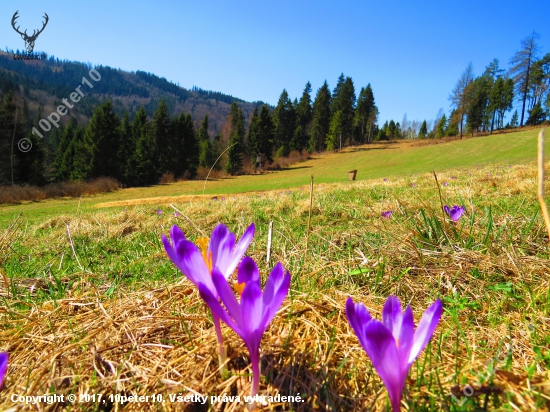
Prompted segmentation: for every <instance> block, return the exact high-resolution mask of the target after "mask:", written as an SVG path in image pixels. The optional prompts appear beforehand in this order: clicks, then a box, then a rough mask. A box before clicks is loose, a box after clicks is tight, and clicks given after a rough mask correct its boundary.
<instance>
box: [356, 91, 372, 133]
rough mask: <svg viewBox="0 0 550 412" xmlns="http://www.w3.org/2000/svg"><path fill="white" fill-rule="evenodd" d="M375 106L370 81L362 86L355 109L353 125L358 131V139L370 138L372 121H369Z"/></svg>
mask: <svg viewBox="0 0 550 412" xmlns="http://www.w3.org/2000/svg"><path fill="white" fill-rule="evenodd" d="M375 108H376V106H375V103H374V95H373V93H372V88H371V85H370V83H369V84H368V85H367V87H362V88H361V92H360V93H359V99H358V100H357V108H356V110H355V125H356V126H357V128H358V131H359V141H367V142H370V141H371V140H372V126H373V125H372V123H370V122H369V120H370V119H371V116H372V114H373V112H374V110H375Z"/></svg>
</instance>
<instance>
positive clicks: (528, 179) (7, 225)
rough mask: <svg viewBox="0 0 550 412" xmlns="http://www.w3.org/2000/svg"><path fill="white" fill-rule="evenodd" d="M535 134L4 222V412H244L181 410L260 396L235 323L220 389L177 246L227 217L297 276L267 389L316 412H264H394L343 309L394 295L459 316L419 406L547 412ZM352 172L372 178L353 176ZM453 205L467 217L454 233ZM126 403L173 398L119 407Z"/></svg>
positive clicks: (365, 152) (357, 153)
mask: <svg viewBox="0 0 550 412" xmlns="http://www.w3.org/2000/svg"><path fill="white" fill-rule="evenodd" d="M536 133H537V131H536V130H531V131H523V132H519V133H511V134H504V135H494V136H486V137H479V138H473V139H465V140H462V141H460V140H454V141H448V142H443V143H441V144H435V145H411V144H400V143H390V144H380V145H377V146H366V147H361V148H355V149H349V150H347V151H346V153H337V154H327V155H323V156H318V157H316V158H314V159H312V160H309V161H307V162H304V163H300V164H297V165H295V166H294V167H291V168H289V169H288V170H284V171H281V172H276V173H269V174H264V175H253V176H239V177H236V178H233V179H221V180H217V181H212V182H208V183H207V184H206V190H205V194H206V195H207V196H201V194H202V188H203V185H204V182H179V183H175V184H169V185H162V186H155V187H151V188H141V189H125V190H121V191H117V192H113V193H109V194H105V195H95V196H92V197H89V198H82V199H63V200H48V201H44V202H41V203H30V204H23V205H13V206H3V207H0V214H1V221H0V224H1V228H2V232H1V234H0V272H1V274H2V278H3V280H0V299H1V303H0V312H1V316H2V323H1V328H0V347H1V348H2V350H7V351H8V352H9V354H10V363H9V369H8V374H7V375H6V382H5V384H4V385H5V386H4V389H3V390H2V391H1V392H0V409H2V410H4V409H7V408H11V407H14V406H16V405H19V406H21V405H20V404H16V403H14V402H13V401H11V397H12V395H13V394H19V395H38V394H48V393H55V394H65V395H68V394H75V395H76V396H77V399H83V400H86V399H87V401H83V402H80V403H79V402H75V403H70V402H66V403H64V404H62V405H61V404H58V405H57V408H59V409H55V410H86V411H88V410H90V411H96V410H97V411H99V410H125V411H126V410H128V411H134V410H135V411H138V410H167V411H168V410H170V411H171V410H185V411H219V410H224V411H238V410H242V409H243V404H239V403H237V402H225V403H221V402H211V401H210V400H209V401H208V402H207V403H206V404H200V403H199V402H194V403H193V402H176V401H170V400H169V399H170V398H169V396H170V395H174V394H181V395H182V396H190V395H194V394H201V395H208V396H224V395H226V396H235V395H241V396H242V395H247V394H248V392H249V390H250V369H249V360H248V352H247V350H246V348H245V347H244V345H243V343H242V341H241V340H240V339H239V338H238V337H237V336H236V335H235V333H233V332H232V331H231V330H230V329H229V328H228V327H226V326H225V325H224V326H223V333H224V337H225V339H226V343H227V345H228V363H227V369H228V375H227V376H225V377H224V378H222V377H221V376H220V373H219V371H218V358H217V354H216V334H215V331H214V328H213V326H212V318H211V315H210V312H209V311H208V310H207V308H206V306H205V304H204V303H203V302H202V300H201V298H200V296H199V293H198V291H197V289H196V288H195V287H194V286H193V285H192V284H191V283H190V282H189V281H188V280H186V279H185V278H184V277H183V276H182V275H181V273H180V272H179V271H178V270H177V269H176V268H175V266H174V265H173V264H172V262H171V261H170V260H169V259H168V258H167V256H166V252H165V251H164V248H163V246H162V243H161V236H162V235H163V234H165V235H167V234H168V233H169V231H170V228H171V227H172V226H173V225H174V224H177V225H178V226H179V227H180V228H181V229H182V230H183V231H184V233H185V235H186V236H187V237H188V238H189V239H191V240H193V241H195V240H196V239H197V238H198V237H199V236H209V234H210V233H211V231H212V229H213V228H214V227H215V226H216V224H217V223H219V222H222V223H224V224H226V225H227V226H228V227H229V229H230V230H231V231H233V232H235V233H236V234H237V237H240V236H241V235H242V234H243V232H244V231H245V229H246V228H247V227H248V225H249V224H250V223H252V222H254V223H255V225H256V234H255V238H254V241H253V242H252V244H251V246H250V248H249V250H248V252H247V255H249V256H251V257H252V258H253V259H254V260H255V261H256V262H258V265H259V267H260V272H261V277H262V279H264V280H265V278H266V276H267V274H268V273H269V271H270V270H271V269H272V267H273V266H274V265H275V263H276V262H282V264H283V265H284V267H285V268H286V269H288V270H289V271H290V273H291V275H292V283H291V287H290V292H289V296H288V297H287V299H286V300H285V302H284V304H283V307H282V309H281V310H280V311H279V313H278V314H277V316H276V317H275V319H274V321H273V322H272V324H271V325H270V327H269V328H268V330H267V332H266V333H265V335H264V337H263V340H262V346H261V347H262V352H261V371H262V379H261V385H260V393H261V394H263V395H271V396H275V395H277V394H281V395H285V396H295V395H298V394H299V395H300V396H301V398H302V399H303V400H304V401H303V402H290V403H289V402H273V403H271V404H269V405H267V406H265V407H263V408H262V409H263V410H293V411H309V410H322V411H383V410H388V408H389V401H388V398H387V395H386V391H385V388H384V385H383V384H382V382H381V380H380V378H379V377H378V375H377V374H376V372H375V371H374V368H373V367H372V363H371V361H370V360H369V359H368V357H367V356H366V354H365V352H364V351H363V349H362V348H361V346H360V344H359V341H358V339H357V337H356V335H355V334H354V333H353V331H352V329H351V327H350V325H349V323H348V321H347V319H346V315H345V312H344V307H345V302H346V299H347V298H348V297H349V296H352V297H353V298H354V301H356V302H362V303H364V304H365V305H366V306H367V308H368V309H369V311H370V312H371V314H372V315H373V316H374V317H376V318H378V319H380V316H381V310H382V306H383V304H384V301H385V299H386V297H387V296H388V295H395V296H398V297H399V299H400V300H401V302H402V303H403V304H410V305H411V307H412V309H413V312H414V314H415V321H416V322H418V320H419V317H420V315H421V314H422V312H423V311H424V310H425V309H426V308H427V307H428V306H429V305H430V304H431V303H432V302H434V301H435V299H437V298H440V299H441V300H442V302H443V308H444V313H443V316H442V319H441V321H440V323H439V326H438V328H437V330H436V333H435V335H434V337H433V338H432V340H431V342H430V344H429V345H428V347H427V348H426V350H425V351H424V352H423V353H422V355H421V356H420V357H419V358H418V360H417V362H416V363H415V364H414V366H413V367H412V369H411V372H410V374H409V376H408V380H407V384H406V389H405V392H404V396H403V408H404V409H405V410H411V411H441V410H445V411H481V410H501V411H518V410H522V411H533V410H549V409H550V374H549V370H550V349H549V348H550V326H549V325H550V323H549V320H550V313H549V311H550V280H549V273H550V260H549V253H550V248H549V246H548V238H547V235H546V229H545V227H544V223H543V221H542V218H541V215H540V209H539V204H538V201H537V197H536V182H537V171H536V164H535V158H536ZM351 169H358V170H359V171H358V175H357V178H358V181H353V182H351V181H347V173H346V172H347V171H348V170H351ZM432 170H435V171H436V173H437V181H436V179H435V178H434V175H433V174H432V173H431V171H432ZM310 174H314V175H315V184H314V188H313V203H312V208H311V212H312V213H311V232H309V231H308V219H309V213H310V192H309V187H308V183H309V179H310ZM440 196H441V197H440ZM442 204H445V205H462V206H464V207H465V209H466V213H465V215H464V216H462V218H461V219H460V220H459V221H458V222H457V223H456V224H455V223H453V222H452V221H451V220H450V219H449V218H448V216H447V215H446V214H445V213H444V212H443V211H442ZM171 205H173V207H172V206H171ZM176 209H177V210H178V213H177V214H175V210H176ZM386 211H392V214H391V216H390V217H389V218H386V217H383V216H382V213H383V212H386ZM21 212H22V213H23V214H22V215H20V213H21ZM270 222H273V239H272V245H271V254H270V261H269V262H267V261H266V260H267V255H268V252H267V242H268V239H267V237H268V236H267V234H268V227H269V224H270ZM86 394H88V395H91V394H101V395H102V397H103V398H102V399H103V400H107V402H96V401H94V400H92V399H91V398H86ZM111 394H121V395H123V396H129V395H131V394H138V395H152V394H162V395H163V399H164V400H165V401H166V402H156V403H148V404H136V403H127V404H124V405H121V404H120V403H118V404H117V403H116V402H113V401H111V398H109V395H111ZM209 399H211V398H209ZM54 406H55V405H54ZM54 406H52V405H50V406H48V405H42V407H43V408H44V410H54ZM29 408H30V407H29ZM28 410H30V409H28Z"/></svg>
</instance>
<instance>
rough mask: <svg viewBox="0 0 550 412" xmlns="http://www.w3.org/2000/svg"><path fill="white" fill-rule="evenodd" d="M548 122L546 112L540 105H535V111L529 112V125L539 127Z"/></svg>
mask: <svg viewBox="0 0 550 412" xmlns="http://www.w3.org/2000/svg"><path fill="white" fill-rule="evenodd" d="M545 120H546V112H545V111H544V110H543V108H542V106H541V104H540V103H537V104H535V107H533V109H531V110H529V119H528V120H527V123H525V124H528V125H533V126H535V125H538V124H541V123H542V122H544V121H545Z"/></svg>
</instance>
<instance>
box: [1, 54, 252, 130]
mask: <svg viewBox="0 0 550 412" xmlns="http://www.w3.org/2000/svg"><path fill="white" fill-rule="evenodd" d="M91 68H92V66H91V65H90V64H89V63H81V62H71V61H66V60H64V61H61V60H59V59H56V58H55V57H53V56H48V57H47V58H46V59H45V60H32V61H31V60H14V58H13V53H12V52H10V53H6V52H0V91H1V92H3V94H5V93H6V92H7V91H9V90H13V89H14V88H15V87H16V86H19V91H20V92H22V93H23V96H24V97H25V100H27V105H28V108H29V111H30V113H29V114H30V116H31V117H36V116H37V115H38V112H39V110H41V112H42V113H43V114H49V113H50V112H52V111H54V110H55V109H56V107H57V105H58V104H59V103H60V101H61V99H64V98H68V97H69V95H70V94H71V93H72V92H74V91H75V88H76V87H78V86H79V85H81V84H82V77H83V76H88V72H89V70H90V69H91ZM95 69H96V70H97V71H98V72H99V73H100V75H101V80H100V81H98V82H96V83H94V88H93V89H91V90H87V92H86V98H85V99H81V100H80V101H79V103H78V104H76V105H74V108H72V109H70V111H69V114H70V115H71V116H73V117H76V118H77V119H78V122H79V124H81V125H86V124H87V123H88V120H89V119H90V118H91V116H92V113H93V111H94V109H95V108H96V107H97V106H98V105H99V104H100V103H102V102H104V101H105V100H107V99H110V100H111V101H112V103H113V109H114V111H115V113H117V114H118V115H119V116H121V117H122V114H123V113H124V111H125V110H127V111H128V112H129V115H130V119H133V118H134V116H135V114H136V113H137V111H138V110H139V108H140V107H141V106H144V107H145V111H146V113H147V115H148V116H152V115H153V113H154V111H155V110H156V108H157V106H158V103H159V102H160V101H161V100H164V101H165V103H166V105H167V106H168V109H169V112H170V115H179V114H180V113H181V112H185V113H190V114H191V117H192V119H193V120H194V122H196V123H197V128H198V125H199V124H200V121H201V120H202V118H203V117H204V115H205V114H206V113H208V115H209V121H210V128H211V129H210V130H211V133H214V134H215V133H217V132H218V131H221V130H222V127H223V125H224V124H225V122H226V120H227V116H228V114H229V108H230V106H231V103H232V102H238V103H239V106H240V107H241V108H242V111H243V115H244V119H245V121H248V119H249V117H250V115H251V113H252V111H253V110H254V107H255V106H256V105H259V106H261V104H263V102H253V103H248V102H245V101H244V100H242V99H238V98H236V97H233V96H229V95H226V94H223V93H220V92H212V91H207V90H202V89H200V88H198V87H193V89H192V90H188V89H185V88H183V87H180V86H178V85H176V84H174V83H171V82H169V81H168V80H166V79H165V78H163V77H158V76H156V75H154V74H151V73H146V72H143V71H139V70H138V71H136V72H126V71H123V70H120V69H113V68H111V67H109V66H96V67H95ZM86 89H88V88H86ZM68 119H69V116H64V117H63V119H62V122H63V121H68Z"/></svg>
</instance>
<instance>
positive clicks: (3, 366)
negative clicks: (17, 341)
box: [0, 352, 8, 387]
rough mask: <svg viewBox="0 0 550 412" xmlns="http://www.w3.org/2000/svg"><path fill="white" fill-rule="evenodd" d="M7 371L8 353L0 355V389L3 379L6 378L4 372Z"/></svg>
mask: <svg viewBox="0 0 550 412" xmlns="http://www.w3.org/2000/svg"><path fill="white" fill-rule="evenodd" d="M7 370H8V352H2V353H0V387H1V386H2V383H4V377H5V376H6V371H7Z"/></svg>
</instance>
